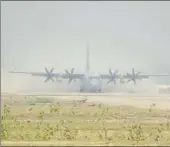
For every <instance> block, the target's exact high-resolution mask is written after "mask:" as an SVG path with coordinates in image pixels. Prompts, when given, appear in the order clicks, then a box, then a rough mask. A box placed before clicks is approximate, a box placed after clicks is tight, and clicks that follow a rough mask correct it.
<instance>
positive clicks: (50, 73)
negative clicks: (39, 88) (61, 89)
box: [45, 68, 54, 82]
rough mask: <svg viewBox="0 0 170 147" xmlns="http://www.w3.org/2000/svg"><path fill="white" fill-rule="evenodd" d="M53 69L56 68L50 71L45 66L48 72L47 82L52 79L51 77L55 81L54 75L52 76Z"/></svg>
mask: <svg viewBox="0 0 170 147" xmlns="http://www.w3.org/2000/svg"><path fill="white" fill-rule="evenodd" d="M53 70H54V68H52V69H51V70H50V72H49V71H48V69H47V68H45V71H46V73H47V78H46V80H45V82H47V81H49V80H50V79H51V81H52V82H54V79H53V77H52V72H53Z"/></svg>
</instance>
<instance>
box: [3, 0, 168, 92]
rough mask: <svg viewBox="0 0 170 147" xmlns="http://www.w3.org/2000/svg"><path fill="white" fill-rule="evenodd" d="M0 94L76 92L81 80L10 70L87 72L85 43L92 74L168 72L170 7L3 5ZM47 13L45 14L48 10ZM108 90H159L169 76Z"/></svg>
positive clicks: (153, 4)
mask: <svg viewBox="0 0 170 147" xmlns="http://www.w3.org/2000/svg"><path fill="white" fill-rule="evenodd" d="M1 7H2V10H1V12H2V15H1V20H2V23H1V25H2V26H1V28H2V29H1V33H2V35H1V43H2V45H1V53H2V54H1V61H2V62H1V91H2V92H28V91H38V92H40V91H43V92H46V91H48V92H54V91H55V92H56V91H78V90H79V86H80V82H79V81H77V82H73V83H71V84H70V85H69V84H67V82H68V81H67V80H64V81H63V82H61V83H57V82H54V83H52V82H51V81H48V82H47V83H45V82H44V80H45V78H44V77H33V76H30V75H24V74H9V73H8V71H9V70H14V71H27V72H45V71H44V68H45V67H47V68H49V69H50V68H52V67H54V68H55V72H62V73H64V69H71V68H72V67H74V68H75V69H76V72H80V73H82V72H84V71H85V67H86V45H87V44H89V47H90V70H91V71H92V72H96V71H97V72H101V73H108V69H109V68H112V69H113V70H120V71H121V70H122V72H120V73H122V74H123V73H126V72H123V70H124V69H126V70H128V72H131V69H132V68H133V67H134V68H135V69H136V70H138V71H142V72H143V73H146V74H152V73H154V74H162V73H163V74H166V73H170V64H169V63H170V62H169V54H170V50H169V48H170V46H169V38H170V27H169V26H170V17H169V14H170V9H169V8H170V3H168V2H161V1H160V2H142V1H141V2H138V3H136V2H130V1H129V2H120V3H119V2H81V3H80V2H47V1H46V2H31V1H30V2H3V3H2V4H1ZM44 10H46V11H44ZM106 83H107V81H103V90H104V91H113V92H131V93H133V92H139V93H140V92H151V93H152V92H153V93H154V92H155V93H156V92H157V91H158V86H157V84H170V78H168V77H166V78H153V79H147V80H142V81H137V85H136V86H135V85H134V84H133V83H128V84H124V85H122V84H119V81H117V84H116V85H114V83H111V84H109V85H107V84H106Z"/></svg>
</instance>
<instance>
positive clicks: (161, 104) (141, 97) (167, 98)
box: [2, 93, 170, 109]
mask: <svg viewBox="0 0 170 147" xmlns="http://www.w3.org/2000/svg"><path fill="white" fill-rule="evenodd" d="M6 95H15V96H27V97H33V96H35V97H43V98H55V99H62V100H68V101H70V100H71V101H72V100H82V99H87V102H90V103H103V104H107V105H112V106H119V105H121V106H122V105H124V106H134V107H139V108H149V107H151V105H154V107H155V108H160V109H170V95H162V94H161V95H160V94H144V93H143V94H142V93H140V94H139V93H138V94H137V93H133V94H132V93H15V94H14V93H13V94H6ZM2 96H3V94H2Z"/></svg>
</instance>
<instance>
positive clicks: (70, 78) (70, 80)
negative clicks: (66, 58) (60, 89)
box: [65, 68, 74, 84]
mask: <svg viewBox="0 0 170 147" xmlns="http://www.w3.org/2000/svg"><path fill="white" fill-rule="evenodd" d="M65 72H66V73H67V75H68V78H69V81H68V84H70V83H71V82H72V80H73V77H72V76H73V73H74V68H72V69H71V72H70V73H69V72H68V70H65Z"/></svg>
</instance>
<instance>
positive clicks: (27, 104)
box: [1, 96, 170, 145]
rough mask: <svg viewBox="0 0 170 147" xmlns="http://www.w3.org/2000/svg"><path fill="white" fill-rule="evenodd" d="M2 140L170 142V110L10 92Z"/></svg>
mask: <svg viewBox="0 0 170 147" xmlns="http://www.w3.org/2000/svg"><path fill="white" fill-rule="evenodd" d="M1 112H2V116H1V120H2V124H1V129H2V131H1V138H2V145H169V144H170V122H169V120H170V111H168V110H159V109H155V108H154V105H152V106H150V107H149V108H148V109H142V108H135V107H129V106H119V107H118V106H116V107H110V106H106V105H103V104H96V105H89V103H87V102H85V100H81V101H62V100H55V99H52V98H51V99H49V98H37V97H17V96H15V97H6V98H4V99H3V100H2V106H1Z"/></svg>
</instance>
